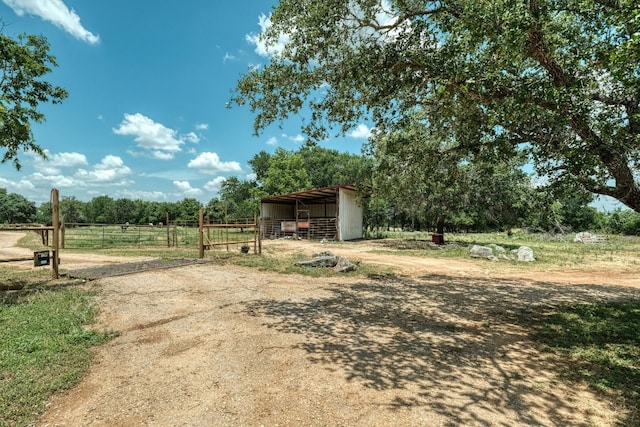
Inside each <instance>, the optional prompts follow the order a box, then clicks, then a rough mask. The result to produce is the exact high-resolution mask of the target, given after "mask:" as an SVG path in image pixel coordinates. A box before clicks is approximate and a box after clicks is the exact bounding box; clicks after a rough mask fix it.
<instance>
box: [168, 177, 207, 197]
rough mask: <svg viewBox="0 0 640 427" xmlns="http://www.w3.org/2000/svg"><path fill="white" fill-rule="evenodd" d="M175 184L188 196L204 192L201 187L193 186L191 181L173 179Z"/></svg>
mask: <svg viewBox="0 0 640 427" xmlns="http://www.w3.org/2000/svg"><path fill="white" fill-rule="evenodd" d="M173 185H175V186H176V187H177V188H178V190H180V193H181V194H183V195H186V196H198V195H200V194H202V190H200V189H199V188H193V187H192V186H191V184H190V183H189V181H173Z"/></svg>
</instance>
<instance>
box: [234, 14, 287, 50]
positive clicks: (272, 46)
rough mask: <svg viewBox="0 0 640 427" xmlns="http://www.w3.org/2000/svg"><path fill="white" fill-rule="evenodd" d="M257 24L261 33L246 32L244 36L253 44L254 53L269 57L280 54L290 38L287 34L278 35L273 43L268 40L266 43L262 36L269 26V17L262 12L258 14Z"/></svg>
mask: <svg viewBox="0 0 640 427" xmlns="http://www.w3.org/2000/svg"><path fill="white" fill-rule="evenodd" d="M258 25H260V28H261V30H262V31H261V33H260V34H248V35H246V36H245V39H246V40H247V41H248V42H249V43H250V44H252V45H255V47H256V49H255V51H256V53H257V54H258V55H260V56H264V57H270V56H275V55H278V54H280V53H281V52H282V51H283V50H284V48H285V46H286V45H287V44H288V43H289V41H290V40H291V38H290V37H289V35H287V34H280V35H278V40H277V41H276V42H275V43H272V42H269V43H267V40H266V38H265V37H264V34H265V31H267V30H268V29H269V28H270V27H271V25H272V24H271V17H270V16H266V15H264V14H262V15H260V17H259V18H258Z"/></svg>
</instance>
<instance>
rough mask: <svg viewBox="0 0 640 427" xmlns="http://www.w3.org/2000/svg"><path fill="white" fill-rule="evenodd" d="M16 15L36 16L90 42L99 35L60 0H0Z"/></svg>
mask: <svg viewBox="0 0 640 427" xmlns="http://www.w3.org/2000/svg"><path fill="white" fill-rule="evenodd" d="M2 1H3V2H4V4H6V5H7V6H9V7H10V8H11V9H13V11H14V12H15V13H16V14H17V15H18V16H23V15H25V14H29V15H35V16H38V17H40V18H42V19H44V20H45V21H49V22H51V23H52V24H53V25H55V26H57V27H59V28H62V29H63V30H65V31H66V32H68V33H69V34H71V35H72V36H73V37H75V38H77V39H79V40H83V41H86V42H88V43H91V44H95V43H98V42H99V41H100V37H99V36H97V35H94V34H93V33H91V32H90V31H89V30H87V29H86V28H84V27H83V26H82V23H80V17H79V16H78V14H77V13H76V12H75V10H73V9H69V8H68V7H67V5H66V4H64V2H63V1H62V0H2Z"/></svg>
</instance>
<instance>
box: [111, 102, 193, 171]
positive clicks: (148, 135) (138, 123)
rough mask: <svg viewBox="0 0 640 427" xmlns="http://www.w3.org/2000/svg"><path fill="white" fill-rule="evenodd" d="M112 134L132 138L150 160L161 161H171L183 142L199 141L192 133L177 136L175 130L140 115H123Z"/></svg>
mask: <svg viewBox="0 0 640 427" xmlns="http://www.w3.org/2000/svg"><path fill="white" fill-rule="evenodd" d="M113 132H114V133H116V134H118V135H125V136H133V137H134V141H135V142H136V143H137V144H138V147H140V148H141V149H143V150H148V152H149V155H150V156H151V157H152V158H154V159H162V160H166V159H173V157H174V154H175V153H176V152H178V151H181V148H180V147H181V146H182V145H183V144H184V143H185V141H189V142H194V137H195V138H196V139H197V140H198V141H199V140H200V139H199V138H198V136H197V135H195V134H194V133H193V132H190V133H188V134H186V135H178V132H177V131H176V130H174V129H170V128H168V127H166V126H164V125H162V124H161V123H156V122H155V121H153V120H152V119H150V118H149V117H146V116H144V115H142V114H140V113H136V114H125V115H124V120H123V121H122V123H120V126H118V127H117V128H114V129H113ZM196 142H197V141H196Z"/></svg>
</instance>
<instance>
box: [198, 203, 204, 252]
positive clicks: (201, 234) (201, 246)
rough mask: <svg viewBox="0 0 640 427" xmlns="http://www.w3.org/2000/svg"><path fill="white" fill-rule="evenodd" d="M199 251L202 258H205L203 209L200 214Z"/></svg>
mask: <svg viewBox="0 0 640 427" xmlns="http://www.w3.org/2000/svg"><path fill="white" fill-rule="evenodd" d="M198 249H199V252H200V254H199V255H200V258H204V212H203V211H202V208H200V212H199V213H198Z"/></svg>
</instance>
